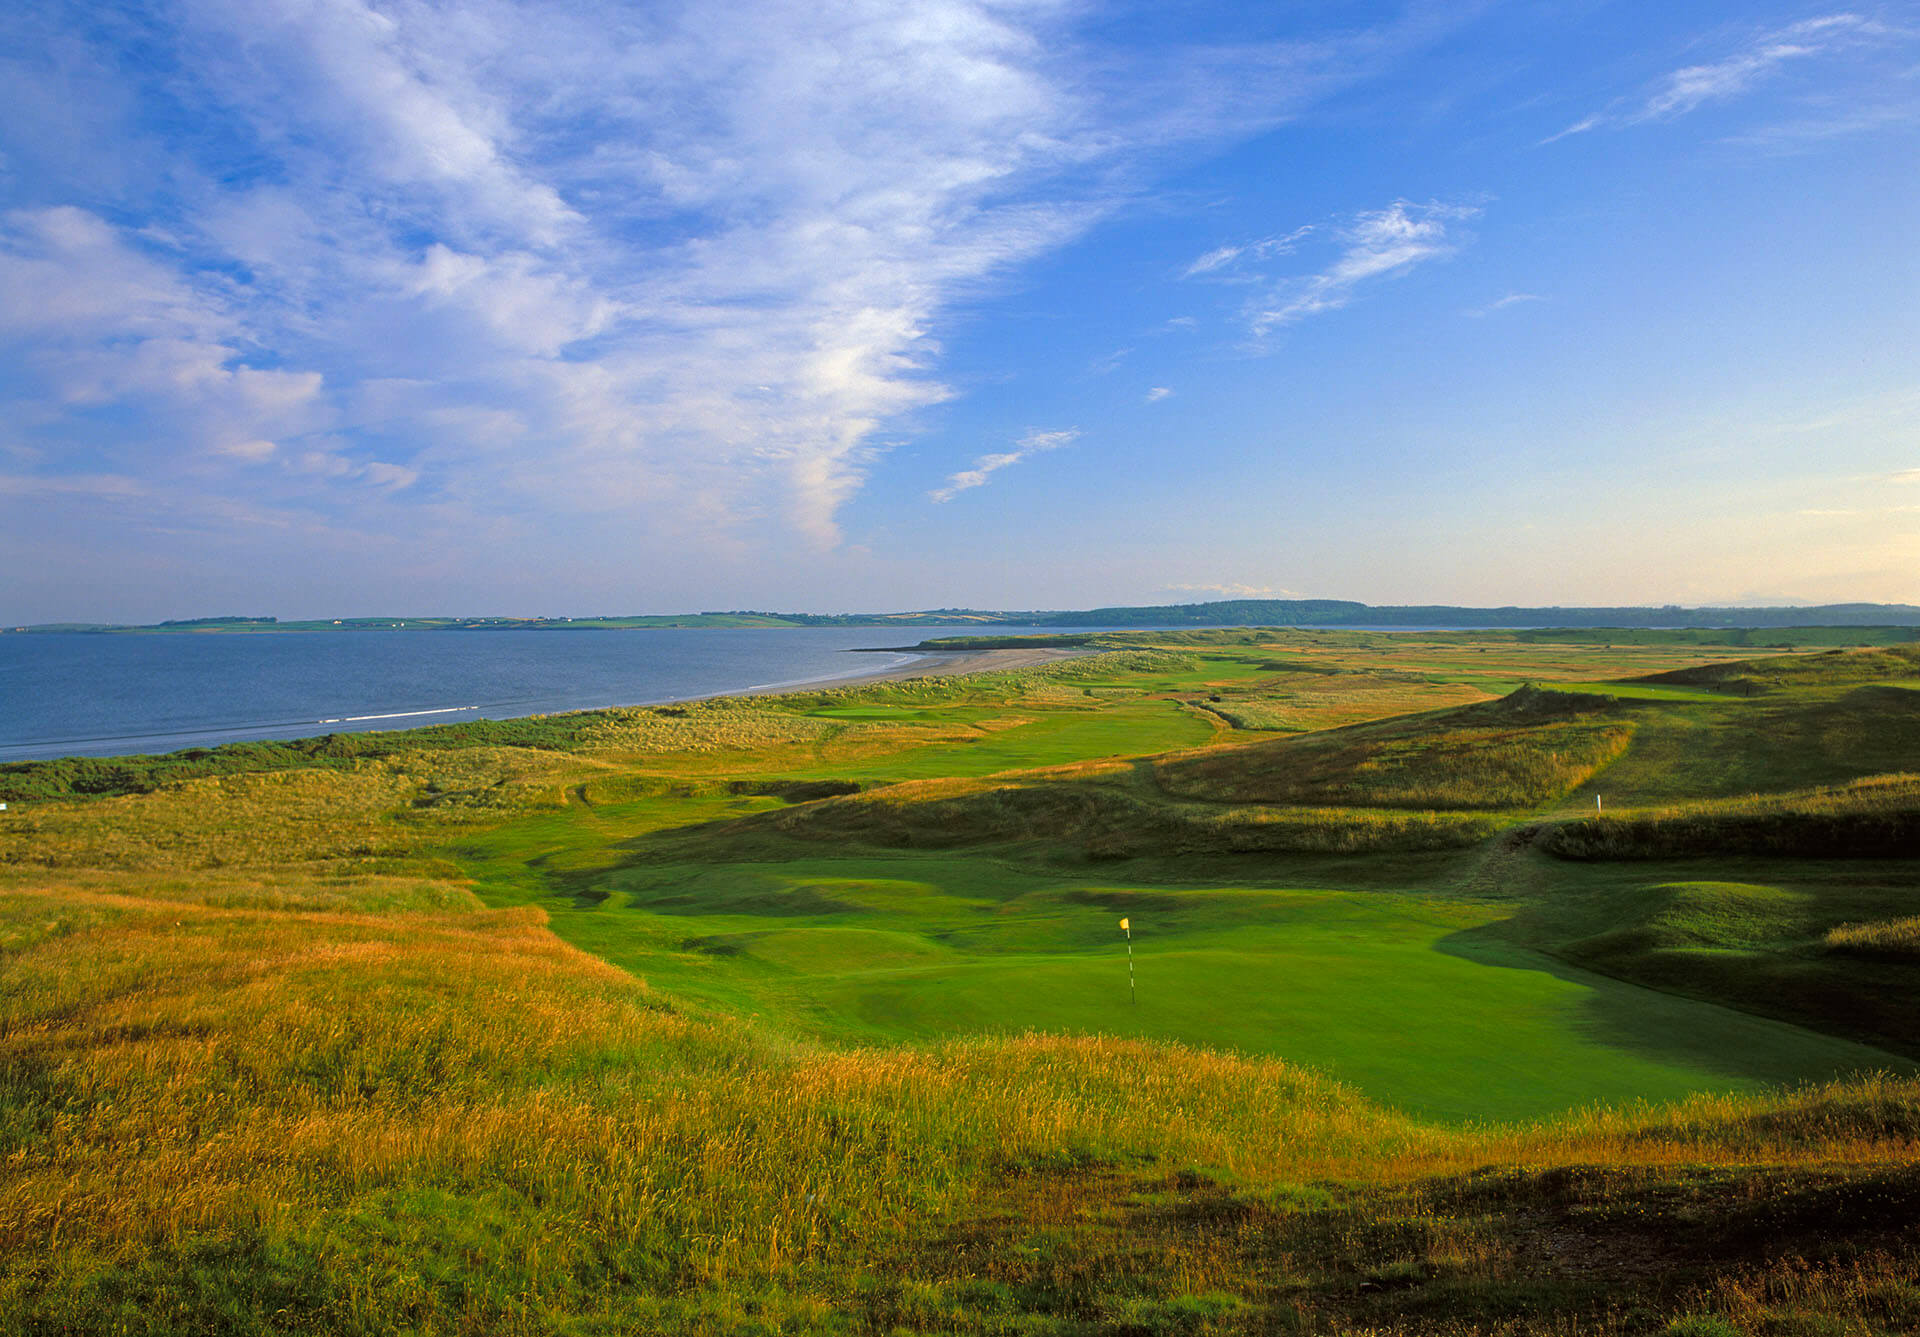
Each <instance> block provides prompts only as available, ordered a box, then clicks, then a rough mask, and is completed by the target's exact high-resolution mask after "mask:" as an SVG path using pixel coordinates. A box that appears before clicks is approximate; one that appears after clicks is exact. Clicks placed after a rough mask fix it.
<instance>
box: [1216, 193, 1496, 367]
mask: <svg viewBox="0 0 1920 1337" xmlns="http://www.w3.org/2000/svg"><path fill="white" fill-rule="evenodd" d="M1478 212H1479V211H1478V210H1477V209H1473V208H1469V207H1465V206H1460V205H1447V204H1425V205H1416V204H1410V203H1408V202H1407V201H1406V200H1398V201H1395V202H1394V203H1393V204H1390V205H1388V206H1387V207H1386V208H1385V209H1376V210H1372V211H1370V212H1367V213H1363V214H1360V215H1359V216H1358V217H1357V218H1355V219H1354V221H1353V223H1352V225H1351V226H1349V227H1347V228H1346V229H1344V230H1343V231H1342V233H1341V234H1340V237H1341V241H1342V242H1343V243H1344V249H1343V250H1342V251H1341V252H1340V255H1339V256H1338V257H1337V258H1336V259H1335V260H1334V262H1333V263H1332V264H1331V265H1329V266H1328V267H1327V268H1326V269H1324V270H1322V271H1321V272H1320V273H1318V274H1314V275H1310V276H1308V277H1306V278H1301V279H1295V280H1292V281H1290V282H1288V283H1285V284H1283V285H1281V286H1280V287H1279V288H1278V289H1277V290H1276V291H1275V292H1274V293H1272V294H1271V295H1270V297H1269V299H1268V300H1267V301H1266V302H1264V303H1262V304H1261V305H1260V306H1259V307H1258V308H1257V309H1256V310H1255V311H1254V313H1253V321H1252V323H1253V332H1254V334H1255V335H1256V336H1258V335H1264V334H1266V333H1268V332H1270V331H1271V330H1273V329H1274V328H1276V327H1278V326H1283V325H1292V324H1294V323H1296V322H1297V321H1301V320H1305V319H1306V318H1307V317H1308V316H1313V315H1318V314H1320V313H1321V312H1323V311H1337V310H1339V309H1340V308H1341V307H1343V306H1345V305H1346V304H1347V303H1348V302H1350V301H1352V300H1353V293H1354V289H1355V288H1357V287H1359V286H1360V285H1361V284H1363V283H1365V282H1367V281H1368V280H1370V279H1378V278H1387V277H1392V276H1396V275H1400V274H1404V273H1406V272H1407V271H1408V270H1410V269H1412V268H1414V267H1415V266H1416V265H1419V264H1421V263H1423V262H1425V261H1428V260H1434V259H1438V258H1440V257H1442V256H1447V255H1451V254H1452V253H1453V252H1454V250H1455V249H1456V247H1457V246H1458V245H1459V238H1458V237H1457V236H1456V235H1454V234H1453V233H1451V232H1449V226H1450V225H1451V224H1452V223H1454V222H1456V221H1459V220H1461V219H1466V218H1471V217H1473V216H1474V215H1475V214H1476V213H1478Z"/></svg>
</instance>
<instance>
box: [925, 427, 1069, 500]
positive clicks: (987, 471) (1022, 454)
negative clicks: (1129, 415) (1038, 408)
mask: <svg viewBox="0 0 1920 1337" xmlns="http://www.w3.org/2000/svg"><path fill="white" fill-rule="evenodd" d="M1079 439H1080V429H1079V428H1078V427H1066V428H1061V429H1059V430H1056V431H1050V432H1043V431H1037V430H1036V431H1032V432H1028V433H1027V434H1026V435H1025V436H1023V437H1021V438H1020V439H1019V441H1018V442H1017V443H1015V448H1014V449H1012V450H1003V451H998V452H995V453H994V454H991V455H982V456H980V458H978V459H976V460H975V461H974V462H973V467H971V468H968V469H962V470H961V471H960V472H958V473H956V474H954V475H952V476H951V477H949V478H948V479H947V481H946V482H944V483H942V484H941V485H940V486H939V487H937V488H935V489H933V491H931V492H929V493H927V499H928V500H929V501H933V502H947V501H952V500H953V499H954V498H955V497H957V496H959V495H960V494H961V493H962V492H966V491H968V490H970V489H972V488H976V487H984V486H985V485H986V482H987V480H988V479H989V478H991V477H992V476H993V475H994V474H996V473H998V472H999V471H1000V470H1002V469H1005V468H1007V467H1008V466H1009V465H1014V464H1018V463H1020V461H1021V460H1024V459H1026V458H1027V457H1028V456H1029V455H1036V454H1039V453H1040V452H1042V451H1047V450H1059V449H1060V448H1061V447H1062V446H1070V445H1072V444H1073V443H1074V442H1075V441H1078V440H1079Z"/></svg>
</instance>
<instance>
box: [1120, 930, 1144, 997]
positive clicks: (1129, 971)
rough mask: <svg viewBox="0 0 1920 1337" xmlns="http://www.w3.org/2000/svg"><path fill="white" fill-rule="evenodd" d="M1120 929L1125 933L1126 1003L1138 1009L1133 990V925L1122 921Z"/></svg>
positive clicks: (1136, 995)
mask: <svg viewBox="0 0 1920 1337" xmlns="http://www.w3.org/2000/svg"><path fill="white" fill-rule="evenodd" d="M1120 927H1121V928H1123V929H1125V930H1126V931H1127V1001H1128V1002H1130V1003H1132V1004H1133V1005H1134V1006H1135V1007H1138V1006H1140V995H1139V994H1137V993H1135V992H1134V989H1133V924H1132V923H1131V922H1130V921H1128V920H1125V919H1123V920H1121V921H1120Z"/></svg>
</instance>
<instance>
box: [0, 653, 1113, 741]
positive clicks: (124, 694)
mask: <svg viewBox="0 0 1920 1337" xmlns="http://www.w3.org/2000/svg"><path fill="white" fill-rule="evenodd" d="M1019 630H1020V631H1022V632H1029V633H1037V632H1044V631H1047V630H1050V628H1045V627H1032V628H1028V627H1022V628H1020V629H1019ZM1071 630H1074V631H1088V630H1099V628H1086V627H1075V628H1071ZM979 631H980V628H979V627H977V626H971V627H970V626H954V627H913V628H911V629H910V630H908V629H892V628H887V627H798V628H739V629H721V628H703V629H688V630H655V631H572V632H569V631H474V632H457V631H423V632H377V631H376V632H311V633H285V634H269V635H254V636H247V635H191V634H174V635H146V636H140V635H132V636H130V635H99V634H87V633H71V634H68V633H58V632H49V633H38V634H34V635H27V636H0V761H24V760H29V759H36V758H43V757H65V756H76V755H84V756H115V755H124V754H126V753H132V752H171V751H175V750H177V749H179V748H183V747H208V746H212V745H213V744H216V743H226V742H233V741H236V740H240V739H251V738H306V737H311V736H313V735H315V734H324V733H344V732H347V731H350V730H366V729H411V728H416V727H418V726H421V725H426V724H445V723H452V722H454V721H457V720H465V719H476V718H482V719H510V718H513V717H515V716H520V715H542V714H549V713H552V712H555V711H562V710H590V709H595V708H598V707H605V706H625V705H648V704H653V703H657V702H662V701H679V700H686V699H688V698H690V697H696V696H710V695H713V694H715V693H720V692H738V691H744V690H746V689H748V688H753V687H765V686H776V685H788V684H792V685H801V684H804V683H807V682H810V681H811V682H818V681H821V680H823V679H827V678H838V677H843V676H846V675H849V674H855V673H874V672H879V671H882V670H884V669H888V668H892V667H895V666H897V665H899V664H903V663H907V662H909V661H910V660H912V659H913V658H914V656H912V655H907V654H854V653H850V652H851V651H854V650H858V649H865V648H870V647H875V646H885V645H899V644H901V643H903V642H906V643H911V642H913V641H917V640H919V639H920V638H921V637H923V636H928V637H930V636H943V635H968V634H978V633H979ZM436 712H437V713H436Z"/></svg>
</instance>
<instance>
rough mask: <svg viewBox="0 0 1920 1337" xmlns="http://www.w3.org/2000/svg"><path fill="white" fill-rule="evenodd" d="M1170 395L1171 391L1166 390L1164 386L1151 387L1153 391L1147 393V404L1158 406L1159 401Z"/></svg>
mask: <svg viewBox="0 0 1920 1337" xmlns="http://www.w3.org/2000/svg"><path fill="white" fill-rule="evenodd" d="M1172 393H1173V391H1172V390H1170V389H1168V388H1167V387H1166V386H1164V385H1156V386H1154V387H1153V389H1151V390H1149V391H1147V403H1149V404H1158V403H1159V402H1160V401H1161V400H1163V399H1165V398H1167V396H1169V395H1171V394H1172Z"/></svg>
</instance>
